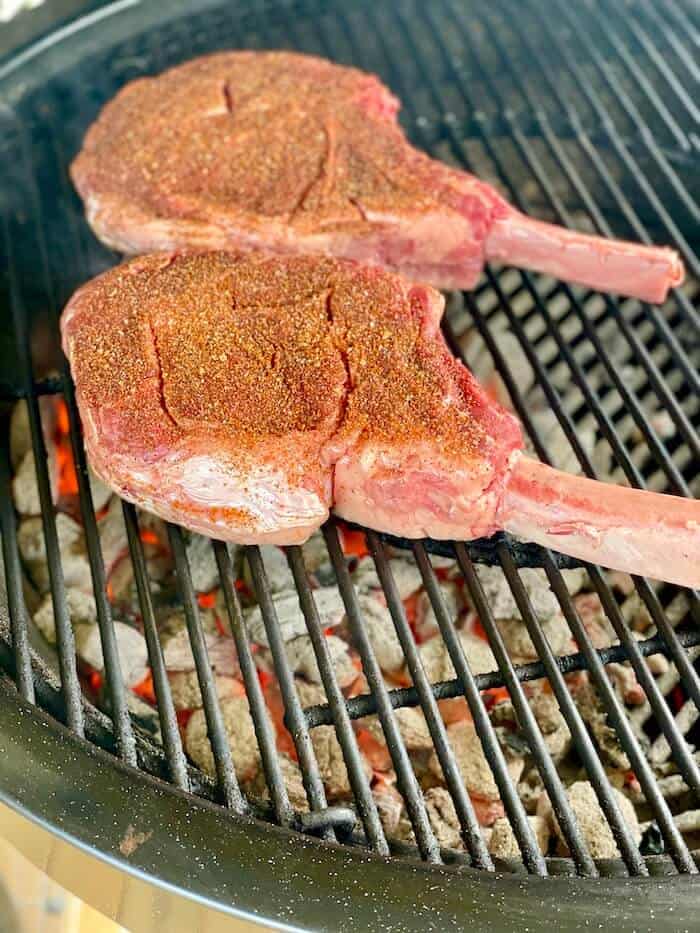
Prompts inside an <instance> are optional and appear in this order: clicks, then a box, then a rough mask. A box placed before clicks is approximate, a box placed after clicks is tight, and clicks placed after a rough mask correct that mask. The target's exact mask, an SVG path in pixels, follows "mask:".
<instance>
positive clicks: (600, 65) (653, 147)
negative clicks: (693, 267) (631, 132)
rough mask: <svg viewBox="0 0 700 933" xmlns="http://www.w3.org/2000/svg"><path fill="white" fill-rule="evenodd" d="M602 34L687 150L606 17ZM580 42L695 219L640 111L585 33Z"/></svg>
mask: <svg viewBox="0 0 700 933" xmlns="http://www.w3.org/2000/svg"><path fill="white" fill-rule="evenodd" d="M565 15H566V16H567V19H568V20H569V23H570V24H571V26H572V29H574V30H575V31H576V35H577V36H579V35H580V32H579V29H580V23H578V21H577V19H576V18H575V17H574V15H573V14H571V12H570V10H569V8H568V7H567V9H566V11H565ZM605 35H606V37H607V40H608V42H609V43H610V45H611V46H612V47H613V48H614V49H615V51H616V52H617V54H618V55H619V56H620V58H621V59H622V61H623V62H624V63H625V65H626V66H627V69H628V70H629V72H630V74H631V75H632V76H633V78H634V80H635V81H636V82H637V83H638V85H639V87H641V88H643V90H644V92H645V93H646V95H647V97H648V99H649V100H650V101H651V103H652V104H653V106H654V107H655V108H656V110H657V112H658V113H659V116H660V117H661V119H662V120H663V122H664V123H665V124H666V126H667V127H668V129H669V130H670V131H671V134H672V135H673V136H674V137H675V139H676V140H677V142H678V143H679V145H680V146H681V148H682V149H683V150H684V151H688V150H689V149H690V144H689V142H688V139H687V137H686V135H685V133H683V131H682V130H681V128H680V127H679V126H678V123H677V122H676V121H675V120H674V118H673V117H672V116H671V114H670V113H669V112H668V110H667V108H666V106H665V105H664V104H663V103H662V101H661V100H660V98H659V97H658V95H657V94H656V93H655V91H654V88H653V87H652V86H651V85H650V83H649V81H648V80H647V79H646V77H645V75H644V74H643V72H642V71H641V70H640V69H639V67H638V66H637V64H636V62H635V61H634V59H633V58H632V56H631V55H630V53H629V52H628V50H627V48H626V47H625V45H624V44H623V43H622V42H620V40H619V37H618V36H617V35H616V33H615V31H614V29H613V28H612V26H611V24H610V21H609V20H608V21H607V22H606V30H605ZM584 45H587V46H588V49H589V51H590V53H591V58H592V60H593V62H594V63H595V65H596V67H597V69H598V71H599V73H600V74H601V75H602V76H603V78H604V80H605V82H606V84H607V86H608V88H609V89H610V91H611V92H612V94H613V95H614V97H615V98H616V99H617V100H618V101H619V103H620V105H621V107H622V109H623V110H624V111H625V113H626V114H627V116H628V117H629V119H630V121H631V122H632V123H633V124H634V126H635V128H636V130H637V132H638V133H639V134H640V136H641V138H642V140H643V141H644V145H645V146H646V148H647V151H648V152H649V154H650V155H651V157H652V158H653V159H654V161H655V162H656V164H657V165H658V166H659V168H660V169H661V171H662V173H663V174H664V175H665V177H666V179H667V181H668V182H669V184H670V185H671V187H672V188H673V190H674V191H675V193H676V196H677V197H678V199H679V201H680V202H681V203H682V204H683V206H684V207H685V208H686V210H687V211H688V212H689V213H690V215H691V216H692V217H693V219H694V220H695V221H697V220H698V217H699V216H700V214H699V212H698V205H697V202H696V201H695V199H694V198H693V197H692V196H691V195H690V193H689V192H688V190H687V188H686V187H685V185H684V184H683V182H682V181H681V180H680V178H679V177H678V174H677V173H676V172H675V171H674V169H673V168H672V167H671V165H670V164H669V162H668V160H667V159H666V157H665V156H664V154H663V152H662V151H661V149H660V148H659V146H658V145H657V143H656V141H655V139H654V136H653V135H652V133H651V132H650V130H649V127H648V126H647V124H646V122H645V121H644V119H643V118H642V115H641V114H640V112H639V110H638V109H637V107H636V106H635V104H634V103H633V102H632V100H631V99H630V97H629V95H628V94H627V93H626V92H625V90H624V88H623V86H622V84H621V82H620V81H618V80H617V79H616V78H615V75H614V74H613V73H612V72H611V70H610V67H609V66H608V65H607V64H606V63H605V61H604V60H603V59H602V58H601V56H600V55H599V54H598V53H597V51H596V50H595V49H594V46H593V43H592V42H591V41H590V39H589V38H588V36H584Z"/></svg>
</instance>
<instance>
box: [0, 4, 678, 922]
mask: <svg viewBox="0 0 700 933" xmlns="http://www.w3.org/2000/svg"><path fill="white" fill-rule="evenodd" d="M214 5H216V4H215V2H209V0H205V2H204V3H202V4H201V5H198V10H197V12H201V10H202V9H203V8H207V7H211V6H214ZM289 6H290V7H291V4H290V5H289ZM188 9H190V7H189V6H188V5H187V4H185V3H184V2H181V0H176V4H175V5H174V7H171V13H172V15H173V17H175V16H177V15H178V14H177V12H175V10H181V11H185V10H188ZM129 10H133V11H135V15H139V14H141V18H140V19H139V20H138V28H139V29H145V28H147V25H148V24H147V23H146V22H145V20H146V19H147V14H146V13H145V5H142V4H141V3H140V2H138V0H137V2H136V3H133V2H132V0H117V2H115V3H113V4H110V5H108V6H106V7H100V8H99V9H97V10H95V11H93V12H91V13H89V14H87V15H85V16H83V17H80V18H79V19H78V20H75V21H73V22H72V23H70V24H69V25H68V26H64V27H62V28H61V29H59V30H58V31H57V32H50V33H49V34H48V35H47V36H46V37H45V38H44V39H41V40H39V41H38V42H36V43H33V44H32V46H30V47H29V48H28V49H26V50H25V51H24V52H22V53H20V56H22V55H26V56H27V58H26V60H25V61H24V62H21V63H19V64H27V63H30V62H31V55H30V53H31V52H32V50H34V52H38V53H40V52H41V51H43V50H44V49H45V48H46V47H49V46H51V45H52V44H54V43H58V42H60V41H61V40H62V39H63V38H65V37H66V36H73V35H74V34H75V33H76V32H78V31H79V29H80V28H81V25H82V27H83V28H87V27H90V26H93V25H101V24H102V23H103V21H104V19H105V18H106V17H107V16H109V15H113V14H118V13H123V12H124V11H127V12H128V11H129ZM154 19H155V21H156V22H157V21H158V20H159V17H158V15H157V14H156V15H155V16H154ZM115 41H117V39H115ZM35 47H36V48H35ZM11 64H14V65H17V64H18V63H17V61H16V56H13V61H11V62H8V63H7V65H11ZM11 70H12V69H10V71H11ZM10 71H7V70H6V68H5V67H4V63H2V62H0V81H2V80H3V79H4V78H5V77H7V75H8V74H10ZM25 397H33V398H37V397H38V396H37V395H36V394H35V393H34V392H30V393H28V394H27V396H25ZM42 715H43V713H42ZM59 728H63V727H61V726H60V725H59ZM0 735H3V736H4V733H3V732H2V730H0ZM71 738H77V739H78V744H80V745H83V744H84V745H85V746H86V747H87V748H89V749H90V750H91V751H100V752H101V749H96V748H95V746H93V745H92V744H91V743H89V742H87V741H86V740H83V739H80V738H79V737H76V736H71ZM105 754H107V753H105ZM107 757H108V760H109V762H110V764H111V765H112V766H114V764H115V762H114V760H113V759H112V757H111V756H109V755H107ZM117 764H119V763H117ZM119 767H122V766H121V764H119ZM129 770H130V771H131V769H129ZM131 773H132V774H133V775H137V776H138V777H139V778H141V779H143V780H145V781H146V782H147V783H148V782H150V781H155V782H157V783H158V784H159V785H160V781H159V780H158V778H155V777H152V776H151V775H150V774H148V773H146V772H144V771H141V770H133V771H131ZM166 786H167V787H168V789H169V790H172V789H173V788H172V787H171V786H170V785H166ZM188 799H189V801H190V804H191V803H192V798H188ZM200 801H201V803H202V806H203V808H207V807H208V806H209V804H208V803H207V801H202V800H201V798H198V799H197V801H196V802H197V804H199V803H200ZM217 812H219V813H220V810H217ZM264 826H265V828H266V829H273V830H277V829H279V828H278V827H276V826H274V824H264ZM294 838H295V840H296V843H297V844H299V836H298V834H295V835H294ZM344 851H346V852H347V851H348V850H344ZM361 854H362V855H363V856H366V855H367V853H366V852H363V853H361ZM399 864H400V863H399ZM467 870H469V869H467ZM476 875H477V877H478V878H479V879H485V878H486V877H487V876H488V875H487V873H485V872H483V871H481V872H479V871H477V872H476ZM397 876H398V872H397ZM402 876H403V875H402ZM491 877H493V876H491ZM511 877H513V876H511ZM557 880H560V879H557ZM582 880H583V879H581V878H577V879H575V880H574V879H572V885H573V887H572V890H576V891H578V890H579V886H580V885H581V883H582ZM622 880H623V879H622V878H616V879H615V880H614V888H615V890H614V894H615V895H618V894H619V892H620V890H621V888H622V886H621V881H622ZM625 880H628V879H625ZM669 880H670V879H665V880H664V886H666V885H667V884H668V881H669ZM520 882H522V878H520V879H519V883H520ZM675 903H676V901H675V900H674V904H675ZM225 906H226V908H227V910H228V911H229V912H231V913H233V914H235V913H237V911H236V910H235V909H232V908H231V906H230V904H228V905H225ZM617 906H618V907H619V903H618V904H617ZM640 916H643V919H647V920H648V908H647V909H646V910H645V911H644V913H643V915H640ZM258 919H260V918H258ZM677 922H679V917H678V915H677V914H675V915H674V924H675V923H677Z"/></svg>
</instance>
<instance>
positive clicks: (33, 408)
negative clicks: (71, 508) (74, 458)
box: [3, 214, 85, 737]
mask: <svg viewBox="0 0 700 933" xmlns="http://www.w3.org/2000/svg"><path fill="white" fill-rule="evenodd" d="M3 238H4V241H5V247H6V251H7V252H6V255H7V260H8V270H9V280H10V309H11V313H12V320H13V324H14V329H15V338H16V341H17V351H18V361H19V365H20V368H21V373H22V379H23V381H24V385H25V392H26V401H27V411H28V414H29V425H30V430H31V438H32V452H33V455H34V468H35V470H36V480H37V488H38V491H39V501H40V504H41V522H42V529H43V533H44V542H45V545H46V563H47V567H48V572H49V581H50V587H51V599H52V602H53V607H54V620H55V626H56V644H57V647H58V664H59V672H60V676H61V690H62V692H63V699H64V703H65V710H66V723H67V725H68V726H69V728H71V729H72V730H73V731H74V732H76V733H77V734H78V735H79V736H81V737H82V736H84V735H85V724H84V716H83V705H82V695H81V691H80V682H79V680H78V669H77V662H76V656H75V638H74V635H73V628H72V626H71V620H70V615H69V613H68V604H67V601H66V586H65V580H64V577H63V567H62V565H61V555H60V549H59V545H58V533H57V531H56V515H55V512H54V506H53V499H52V496H51V485H50V483H49V474H48V467H47V453H46V444H45V441H44V432H43V428H42V424H41V415H40V413H39V404H38V401H37V399H36V397H35V396H34V395H33V393H32V362H31V356H30V349H29V346H30V345H29V335H28V333H27V329H26V323H25V322H26V314H25V309H24V307H23V306H22V305H21V298H20V291H19V283H18V281H17V272H16V265H15V263H14V261H13V246H12V236H11V233H10V229H9V225H8V222H7V217H6V216H5V215H4V214H3ZM17 618H18V619H19V617H17ZM20 624H21V622H20Z"/></svg>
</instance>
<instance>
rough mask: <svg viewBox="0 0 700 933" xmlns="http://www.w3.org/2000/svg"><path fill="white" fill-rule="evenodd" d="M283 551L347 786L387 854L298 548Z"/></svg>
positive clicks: (375, 843) (377, 846)
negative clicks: (333, 728) (306, 632)
mask: <svg viewBox="0 0 700 933" xmlns="http://www.w3.org/2000/svg"><path fill="white" fill-rule="evenodd" d="M286 552H287V561H288V563H289V567H290V570H291V571H292V575H293V576H294V584H295V586H296V590H297V594H298V597H299V605H300V606H301V610H302V612H303V614H304V618H305V620H306V628H307V631H308V633H309V637H310V639H311V644H312V646H313V650H314V655H315V656H316V663H317V664H318V669H319V671H320V673H321V680H322V682H323V687H324V689H325V691H326V697H327V699H328V705H329V707H330V710H331V713H332V714H333V724H334V726H335V731H336V735H337V737H338V742H339V743H340V747H341V749H342V751H343V758H344V759H345V765H346V767H347V771H348V777H349V779H350V785H351V787H352V790H353V794H354V796H355V801H356V804H357V809H358V811H359V814H360V819H361V820H362V825H363V826H364V828H365V832H366V834H367V839H368V840H369V843H370V845H371V846H372V848H373V849H374V850H375V851H377V852H379V853H380V854H381V855H388V854H389V846H388V843H387V841H386V837H385V836H384V829H383V827H382V824H381V820H380V819H379V811H378V810H377V804H376V803H375V800H374V797H373V796H372V791H371V789H370V786H369V781H368V779H367V775H366V774H365V771H364V768H363V759H362V755H361V754H360V749H359V747H358V744H357V737H356V736H355V733H354V732H353V728H352V725H351V723H350V717H349V716H348V712H347V709H346V708H345V697H344V696H343V694H342V692H341V690H340V686H339V685H338V678H337V677H336V674H335V669H334V666H333V661H332V659H331V655H330V651H329V649H328V644H327V642H326V639H325V636H324V634H323V629H322V628H321V620H320V618H319V614H318V609H317V607H316V603H315V602H314V598H313V595H312V592H311V587H310V586H309V581H308V579H307V576H306V568H305V567H304V558H303V556H302V552H301V548H300V547H288V548H287V549H286Z"/></svg>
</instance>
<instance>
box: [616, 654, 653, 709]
mask: <svg viewBox="0 0 700 933" xmlns="http://www.w3.org/2000/svg"><path fill="white" fill-rule="evenodd" d="M607 671H608V674H609V676H610V679H611V680H612V682H613V684H614V685H615V688H616V690H617V692H618V693H619V694H620V696H621V697H622V699H623V701H624V702H625V703H626V704H627V705H628V706H641V705H642V703H644V702H646V694H645V693H644V690H643V688H642V687H641V685H640V684H639V682H638V681H637V675H636V674H635V673H634V671H633V669H632V668H631V667H630V665H629V664H628V663H625V664H617V663H613V664H608V666H607Z"/></svg>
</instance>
